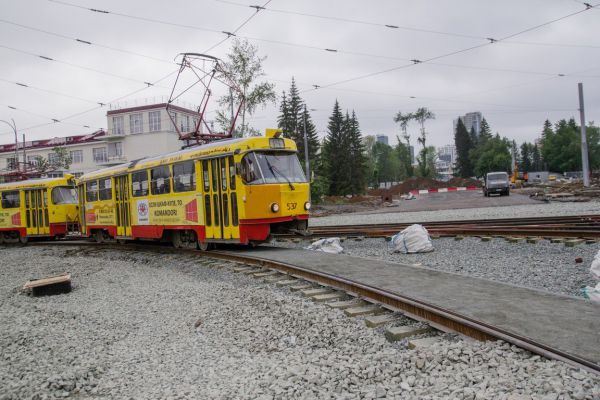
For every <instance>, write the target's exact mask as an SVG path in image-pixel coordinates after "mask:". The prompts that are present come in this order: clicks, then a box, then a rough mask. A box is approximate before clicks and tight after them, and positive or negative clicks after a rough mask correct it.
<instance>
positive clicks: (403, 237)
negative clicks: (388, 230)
mask: <svg viewBox="0 0 600 400" xmlns="http://www.w3.org/2000/svg"><path fill="white" fill-rule="evenodd" d="M392 244H393V245H394V252H395V253H404V254H409V253H429V252H430V251H433V244H432V243H431V238H430V237H429V232H427V229H425V228H424V227H423V225H419V224H414V225H411V226H409V227H407V228H406V229H404V230H403V231H402V232H400V233H398V234H397V235H394V236H392Z"/></svg>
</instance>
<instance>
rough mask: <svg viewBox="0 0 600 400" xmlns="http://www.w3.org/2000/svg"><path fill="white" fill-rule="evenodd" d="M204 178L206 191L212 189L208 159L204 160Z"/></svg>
mask: <svg viewBox="0 0 600 400" xmlns="http://www.w3.org/2000/svg"><path fill="white" fill-rule="evenodd" d="M202 180H203V181H204V192H205V193H206V192H208V191H209V190H210V179H209V176H208V160H202Z"/></svg>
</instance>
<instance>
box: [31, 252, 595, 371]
mask: <svg viewBox="0 0 600 400" xmlns="http://www.w3.org/2000/svg"><path fill="white" fill-rule="evenodd" d="M59 243H61V244H62V245H69V246H72V245H84V246H99V247H102V248H112V247H113V246H116V247H117V248H120V249H125V248H129V249H132V250H141V251H146V252H159V253H165V252H168V253H182V252H185V253H187V254H189V255H191V256H196V257H210V258H213V259H217V260H227V261H232V262H236V263H241V264H244V265H247V266H254V267H258V268H260V269H264V270H267V271H276V272H277V273H281V274H285V275H286V276H287V277H288V278H286V279H295V280H299V282H302V281H307V282H310V283H311V284H313V285H320V286H323V287H327V288H331V289H333V290H336V291H342V292H344V293H345V294H346V295H347V296H350V297H355V298H360V299H362V300H364V301H367V302H369V303H373V304H374V305H378V306H380V307H383V308H385V309H388V310H390V311H393V312H400V313H402V314H404V315H405V316H407V317H409V318H413V319H415V320H418V321H423V322H427V323H428V324H430V325H431V326H432V327H434V328H436V329H439V330H442V331H445V332H457V333H460V334H463V335H466V336H470V337H473V338H475V339H478V340H497V339H500V340H504V341H506V342H508V343H511V344H513V345H516V346H518V347H521V348H523V349H526V350H528V351H531V352H533V353H536V354H539V355H541V356H544V357H546V358H550V359H556V360H560V361H564V362H566V363H569V364H571V365H573V366H575V367H579V368H583V369H586V370H588V371H593V372H596V373H600V364H598V363H597V362H596V361H592V360H590V359H586V358H584V357H582V356H579V355H576V354H572V353H569V352H567V351H564V350H563V349H560V348H554V347H552V346H549V345H547V344H545V343H543V342H542V341H540V340H537V339H536V338H535V337H527V336H524V335H519V334H516V333H514V332H511V331H509V330H507V329H505V328H502V327H500V326H494V325H491V324H489V323H486V322H484V321H482V320H478V319H476V318H473V317H472V316H469V315H466V314H463V313H461V312H458V311H456V310H452V309H450V308H448V307H443V306H440V305H439V304H435V303H433V302H430V301H428V300H426V299H422V298H416V297H411V296H406V295H402V294H401V293H394V292H391V291H389V290H386V289H383V288H381V287H377V286H373V285H369V284H366V283H364V282H361V281H360V280H353V279H348V278H345V277H343V276H340V275H336V274H331V273H327V272H324V271H322V270H319V268H307V267H306V266H301V265H295V264H293V263H289V262H282V261H278V260H275V259H272V258H268V257H261V256H257V255H256V254H253V251H252V250H239V248H236V250H235V251H223V250H219V251H210V252H202V251H199V250H192V249H174V248H171V247H166V246H159V245H156V244H153V245H150V244H140V243H130V244H125V245H122V244H121V245H119V244H96V243H93V242H72V241H71V242H69V241H65V242H59ZM33 245H44V243H43V242H39V243H33ZM267 249H268V248H267ZM279 250H280V251H283V250H282V249H279ZM572 333H573V334H575V332H572Z"/></svg>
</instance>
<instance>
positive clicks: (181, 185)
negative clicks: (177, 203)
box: [173, 161, 196, 193]
mask: <svg viewBox="0 0 600 400" xmlns="http://www.w3.org/2000/svg"><path fill="white" fill-rule="evenodd" d="M192 190H196V173H195V171H194V162H193V161H186V162H182V163H178V164H173V191H174V192H175V193H179V192H191V191H192Z"/></svg>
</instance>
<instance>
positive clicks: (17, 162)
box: [0, 118, 19, 171]
mask: <svg viewBox="0 0 600 400" xmlns="http://www.w3.org/2000/svg"><path fill="white" fill-rule="evenodd" d="M10 120H11V121H12V124H11V123H10V122H8V121H5V120H3V119H0V122H4V123H5V124H6V125H8V126H10V127H11V129H12V130H13V132H14V133H15V169H16V170H17V171H18V170H19V142H18V139H17V124H16V123H15V120H14V119H12V118H11V119H10Z"/></svg>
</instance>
